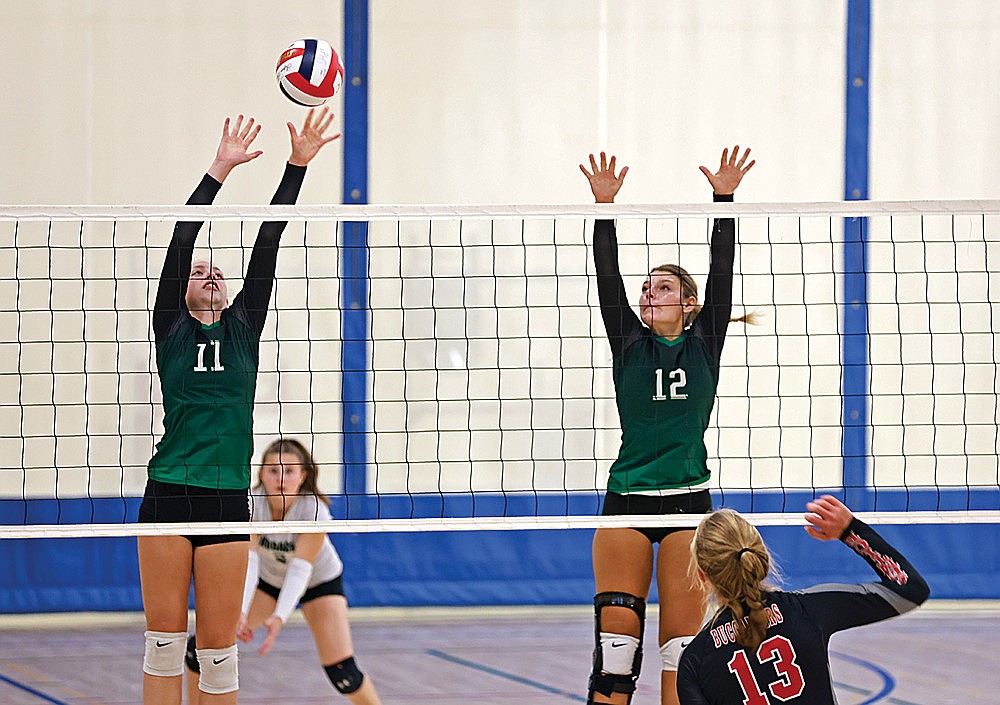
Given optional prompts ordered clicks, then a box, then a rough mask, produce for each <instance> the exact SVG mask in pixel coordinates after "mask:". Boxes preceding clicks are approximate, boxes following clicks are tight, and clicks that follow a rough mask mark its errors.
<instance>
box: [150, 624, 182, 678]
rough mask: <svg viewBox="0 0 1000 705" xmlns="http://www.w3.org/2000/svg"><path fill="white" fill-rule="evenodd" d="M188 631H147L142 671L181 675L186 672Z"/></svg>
mask: <svg viewBox="0 0 1000 705" xmlns="http://www.w3.org/2000/svg"><path fill="white" fill-rule="evenodd" d="M185 642H187V632H146V653H145V655H144V656H143V659H142V671H143V673H148V674H149V675H151V676H179V675H181V674H183V673H184V644H185Z"/></svg>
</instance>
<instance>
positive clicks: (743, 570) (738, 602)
mask: <svg viewBox="0 0 1000 705" xmlns="http://www.w3.org/2000/svg"><path fill="white" fill-rule="evenodd" d="M691 559H692V566H693V567H696V568H697V569H698V570H700V571H701V573H702V574H703V575H704V576H705V578H706V579H707V580H708V582H709V584H710V585H711V588H712V590H713V591H714V592H715V595H716V598H717V599H718V601H719V605H720V607H728V608H729V609H730V610H731V611H732V613H733V617H734V618H735V621H736V625H735V626H736V641H737V642H738V643H739V644H740V645H741V646H744V647H747V648H752V649H756V648H757V647H758V646H759V645H760V643H761V642H762V641H763V640H764V635H765V632H766V631H767V624H768V616H767V611H766V610H765V606H766V593H767V592H768V591H769V590H770V589H771V588H770V586H769V585H768V584H767V583H766V582H765V581H766V579H767V577H768V575H769V574H771V572H772V564H773V559H772V558H771V554H770V552H769V551H768V550H767V546H766V545H764V540H763V539H762V538H761V536H760V533H759V532H758V531H757V529H756V528H754V527H753V526H752V525H750V524H749V523H748V522H747V520H746V519H744V518H743V517H742V516H740V514H739V513H737V512H734V511H733V510H731V509H720V510H718V511H716V512H713V513H712V514H709V515H708V516H707V517H705V518H704V519H703V520H702V522H701V524H700V525H699V526H698V529H697V530H696V531H695V535H694V540H693V541H692V542H691Z"/></svg>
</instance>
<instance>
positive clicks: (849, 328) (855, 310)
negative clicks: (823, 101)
mask: <svg viewBox="0 0 1000 705" xmlns="http://www.w3.org/2000/svg"><path fill="white" fill-rule="evenodd" d="M870 46H871V4H870V2H869V0H848V3H847V95H846V119H845V134H844V199H845V200H849V201H850V200H863V199H867V198H868V151H869V144H868V140H869V112H868V98H869V90H868V84H869V65H870ZM867 233H868V219H867V218H845V219H844V304H843V316H844V339H843V349H842V353H843V382H842V384H843V397H844V399H843V425H844V433H843V440H842V451H843V455H844V491H845V494H846V498H847V503H848V505H849V506H851V507H852V508H854V509H856V510H858V511H863V510H868V509H870V508H871V503H872V496H871V492H869V491H868V488H867V456H868V374H869V369H868V344H869V339H868V277H867V271H868V252H867V247H866V236H867Z"/></svg>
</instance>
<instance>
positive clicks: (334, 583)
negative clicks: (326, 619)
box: [257, 575, 344, 605]
mask: <svg viewBox="0 0 1000 705" xmlns="http://www.w3.org/2000/svg"><path fill="white" fill-rule="evenodd" d="M257 589H258V590H260V591H261V592H263V593H265V594H267V595H270V596H271V597H273V598H274V599H275V600H277V599H278V595H279V594H280V593H281V588H276V587H274V585H271V583H265V582H264V581H263V580H258V581H257ZM343 594H344V578H343V576H342V575H338V576H337V577H336V578H334V579H333V580H327V581H326V582H325V583H320V584H319V585H317V586H315V587H311V588H309V589H308V590H306V591H305V592H304V593H302V597H300V598H299V604H300V605H304V604H305V603H307V602H309V600H315V599H316V598H317V597H325V596H326V595H343Z"/></svg>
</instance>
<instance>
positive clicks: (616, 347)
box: [594, 196, 736, 494]
mask: <svg viewBox="0 0 1000 705" xmlns="http://www.w3.org/2000/svg"><path fill="white" fill-rule="evenodd" d="M715 200H716V201H731V200H732V196H716V197H715ZM735 233H736V225H735V222H734V221H733V219H731V218H721V219H717V220H716V221H715V225H714V228H713V232H712V244H711V264H710V266H709V273H708V284H707V286H706V288H705V299H704V303H703V305H702V310H701V312H700V313H699V314H698V316H697V317H696V318H695V320H694V322H693V323H692V324H691V326H690V327H689V328H687V329H686V330H685V331H684V333H683V335H681V336H680V337H679V338H677V339H675V340H672V341H670V340H667V339H665V338H658V337H656V336H655V335H654V334H653V332H652V331H650V329H649V328H647V327H646V326H645V325H643V323H642V321H641V320H640V319H639V317H638V316H637V315H636V314H635V312H634V311H633V310H632V307H631V306H630V305H629V302H628V294H627V293H626V291H625V285H624V283H623V281H622V276H621V272H620V270H619V267H618V242H617V238H616V234H615V225H614V222H613V221H610V220H599V221H597V223H596V224H595V226H594V260H595V263H596V266H597V283H598V286H597V288H598V295H599V298H600V302H601V315H602V317H603V318H604V326H605V329H606V331H607V334H608V340H609V342H610V343H611V353H612V356H613V360H614V364H613V374H614V382H615V399H616V402H617V405H618V415H619V418H620V420H621V425H622V444H621V449H620V450H619V451H618V458H617V459H616V460H615V462H614V463H613V464H612V466H611V474H610V478H609V479H608V490H609V491H611V492H616V493H618V494H629V493H643V492H645V493H657V492H659V491H662V490H676V489H683V488H686V487H691V486H693V485H699V484H701V483H703V482H705V481H707V480H708V478H709V475H710V472H709V470H708V464H707V459H708V451H707V450H706V448H705V440H704V435H705V430H706V429H707V428H708V422H709V417H710V416H711V413H712V407H713V406H714V404H715V393H716V387H717V385H718V382H719V360H720V357H721V355H722V346H723V343H724V342H725V338H726V327H727V326H728V324H729V316H730V312H731V310H732V283H733V259H734V255H735V247H736V245H735V240H736V235H735Z"/></svg>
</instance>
